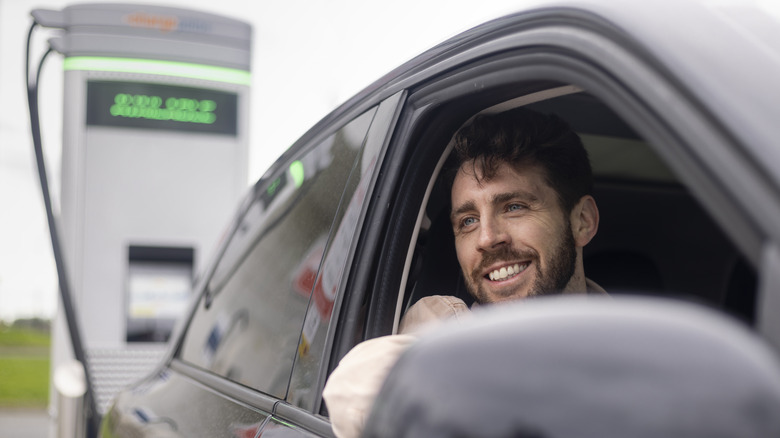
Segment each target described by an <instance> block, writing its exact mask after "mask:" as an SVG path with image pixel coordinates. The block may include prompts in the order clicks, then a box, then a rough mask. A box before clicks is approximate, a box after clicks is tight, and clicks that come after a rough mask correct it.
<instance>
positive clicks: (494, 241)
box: [478, 219, 509, 251]
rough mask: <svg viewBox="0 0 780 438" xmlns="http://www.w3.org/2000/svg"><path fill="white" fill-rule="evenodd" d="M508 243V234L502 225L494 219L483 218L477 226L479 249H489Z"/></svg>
mask: <svg viewBox="0 0 780 438" xmlns="http://www.w3.org/2000/svg"><path fill="white" fill-rule="evenodd" d="M506 243H509V234H508V233H507V232H506V230H505V228H504V226H503V225H502V224H501V223H500V222H499V221H497V220H495V219H483V220H482V221H481V222H480V228H479V242H478V245H479V250H481V251H490V250H492V249H494V248H496V247H498V246H500V245H503V244H506Z"/></svg>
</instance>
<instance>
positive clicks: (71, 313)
mask: <svg viewBox="0 0 780 438" xmlns="http://www.w3.org/2000/svg"><path fill="white" fill-rule="evenodd" d="M37 25H38V23H37V22H35V21H33V24H32V25H31V26H30V31H29V32H28V33H27V54H26V58H25V82H26V83H25V85H26V87H27V104H28V106H29V109H30V129H31V130H32V139H33V148H34V149H35V161H36V164H37V167H38V176H39V178H40V182H41V191H42V193H43V203H44V205H45V207H46V219H47V220H48V223H49V234H50V237H51V245H52V250H53V252H54V262H55V264H56V266H57V277H58V281H59V289H60V298H61V299H62V307H63V311H64V313H65V319H66V320H67V324H68V331H69V333H70V339H71V343H72V345H73V355H74V357H75V358H76V360H77V361H79V362H81V364H82V365H83V367H84V380H85V384H86V389H87V391H86V394H85V400H84V401H85V403H84V408H85V414H86V418H87V422H86V428H87V430H86V436H87V437H89V438H94V437H97V432H98V430H99V429H100V414H99V413H98V410H97V404H96V402H95V392H94V386H93V384H92V377H91V376H92V375H91V372H90V369H89V365H88V362H87V356H86V352H85V350H84V345H83V344H82V337H81V331H80V330H79V325H78V319H77V318H76V309H75V307H74V306H73V300H72V295H71V293H70V287H69V285H70V283H69V282H68V277H67V272H66V270H65V263H64V259H63V255H62V246H61V245H60V238H59V234H58V232H57V223H56V221H55V218H54V211H53V208H52V202H51V194H50V192H49V180H48V178H47V176H46V163H45V162H44V158H43V145H42V141H41V124H40V115H39V113H38V83H39V80H40V77H41V70H42V69H43V64H44V61H45V60H46V58H47V57H48V56H49V54H50V53H51V52H52V49H51V47H49V49H48V50H47V51H46V53H44V55H43V56H42V57H41V60H40V61H39V62H38V68H37V69H36V72H35V76H34V77H33V76H31V75H30V45H31V43H32V35H33V32H34V30H35V28H36V27H37Z"/></svg>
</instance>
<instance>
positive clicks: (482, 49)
mask: <svg viewBox="0 0 780 438" xmlns="http://www.w3.org/2000/svg"><path fill="white" fill-rule="evenodd" d="M623 15H625V14H613V15H611V16H608V17H607V18H605V17H602V16H598V15H596V14H592V13H590V12H585V11H581V10H574V9H554V8H551V9H547V10H539V11H534V12H533V13H529V14H525V15H518V16H513V17H507V18H505V19H502V20H497V21H495V22H491V23H488V24H487V25H485V26H482V27H481V28H478V29H475V30H473V31H470V32H468V33H466V34H464V35H462V36H461V37H459V38H457V39H454V40H453V41H451V42H449V43H445V44H443V45H442V46H440V47H439V48H438V49H436V50H434V51H432V52H430V53H428V54H426V55H425V56H423V57H421V58H420V59H419V60H418V61H419V62H417V63H413V64H412V65H411V66H409V68H408V70H406V72H403V73H401V74H400V75H399V76H398V77H396V78H395V79H394V82H391V84H390V85H387V87H388V88H392V87H394V86H396V87H399V88H405V89H407V90H408V92H409V96H408V98H407V99H406V101H405V103H404V107H403V109H402V111H401V115H400V117H399V122H398V125H397V127H396V129H395V130H394V132H393V137H392V141H391V144H390V150H389V152H388V155H387V157H386V159H385V162H384V164H383V169H384V170H383V171H380V173H379V175H380V179H379V181H378V182H377V186H376V188H375V190H374V192H373V195H372V196H373V199H372V202H374V204H372V205H373V207H374V208H372V209H371V211H370V212H369V214H370V217H371V220H370V221H367V222H366V229H365V230H363V232H362V236H363V239H362V240H361V244H360V246H359V249H358V251H359V253H360V254H361V257H360V260H371V261H372V262H370V263H371V264H370V265H365V266H362V267H361V266H359V265H357V264H355V263H353V266H352V269H351V274H350V275H351V278H352V279H353V281H354V283H353V284H352V286H351V291H352V294H353V295H352V296H350V297H348V299H349V302H346V303H345V304H344V305H345V306H351V308H352V309H360V308H361V306H363V309H364V310H363V312H364V314H363V316H361V319H360V323H352V322H350V321H344V324H342V325H341V326H340V327H339V328H338V329H337V338H336V340H335V343H334V350H333V354H332V355H331V359H330V361H331V363H330V367H331V369H332V368H333V367H335V366H336V364H337V363H338V360H339V359H340V358H341V357H343V355H344V354H346V352H347V351H349V349H350V348H351V347H352V346H353V345H354V344H355V341H356V340H361V339H367V338H373V337H377V336H382V335H387V334H391V333H394V330H395V327H397V324H398V320H399V318H400V316H401V313H402V311H403V309H404V308H405V307H406V305H407V303H408V296H409V293H410V289H412V288H414V284H415V282H416V281H417V279H418V275H419V272H417V271H415V266H418V261H419V260H418V258H416V257H417V254H418V253H420V252H421V251H418V250H419V249H421V246H422V245H421V241H422V240H425V239H423V238H425V237H426V235H427V234H428V229H427V228H426V227H427V225H426V221H428V220H431V219H432V217H430V215H429V211H427V210H430V209H431V208H432V205H433V203H437V202H438V203H439V204H446V198H447V196H446V194H441V193H438V194H437V192H441V190H442V189H441V187H440V186H441V184H440V183H439V182H438V178H437V176H438V175H437V173H438V169H439V168H440V167H441V164H442V161H443V157H444V156H445V155H446V151H447V147H448V144H449V142H450V140H451V138H452V135H453V134H454V133H455V131H456V130H457V129H458V127H460V126H461V125H462V124H463V123H464V122H466V121H467V120H468V119H469V118H471V117H473V116H474V115H476V114H478V113H479V112H482V111H486V110H488V111H489V110H500V108H501V107H507V106H508V107H512V106H522V105H532V104H537V107H538V108H540V110H543V111H560V112H563V113H567V112H568V113H569V114H565V115H567V116H570V117H569V118H571V117H575V116H577V115H579V116H588V117H590V120H588V117H580V119H577V120H573V119H572V123H576V124H578V125H582V124H583V123H584V124H585V125H587V126H586V128H585V130H584V131H583V133H584V134H587V135H591V136H595V137H599V138H604V137H616V136H618V137H619V136H620V135H622V134H620V133H619V132H618V131H626V130H627V131H628V132H629V134H626V135H625V136H623V137H621V139H622V140H628V139H630V140H632V141H635V142H636V145H637V148H636V149H630V148H628V146H625V147H623V146H621V151H628V152H629V153H628V154H627V155H628V156H629V157H633V158H634V159H638V161H639V162H640V166H639V167H640V170H642V171H643V170H646V169H645V168H646V167H647V166H649V165H650V162H651V161H652V162H653V163H660V165H661V166H662V167H663V171H659V172H657V173H652V172H651V174H650V176H647V175H645V174H643V173H641V172H640V173H636V172H634V170H636V169H633V168H630V167H627V168H625V169H623V170H626V172H623V175H624V176H625V175H628V178H626V179H625V180H621V184H622V185H623V187H628V186H629V185H631V184H633V183H634V182H640V183H642V184H645V185H646V186H647V187H649V186H651V185H652V186H654V187H660V186H661V185H663V184H666V183H667V182H668V181H664V180H663V178H661V177H659V175H660V173H664V174H669V175H672V177H673V181H672V182H671V185H673V186H674V193H670V194H669V195H668V196H665V197H664V201H665V203H664V204H663V205H664V206H666V207H664V208H665V209H664V210H662V211H661V213H662V214H666V215H667V217H673V216H674V215H675V213H678V212H679V213H681V214H682V212H683V210H679V211H677V210H675V209H674V208H672V206H673V205H674V203H673V202H671V200H672V198H674V197H675V196H677V195H679V196H681V198H679V199H680V202H681V204H680V205H686V206H687V205H691V206H693V207H692V208H693V210H691V211H692V212H693V213H691V214H692V215H695V216H696V217H700V218H701V222H697V223H692V224H691V225H690V226H691V230H694V231H697V230H699V229H702V230H703V229H706V230H711V233H710V234H708V235H707V236H709V235H712V236H715V238H716V239H717V242H718V245H712V246H706V245H704V244H703V242H705V241H707V237H706V236H705V237H703V238H702V239H698V240H695V239H690V240H688V241H687V243H684V244H683V243H679V245H680V246H679V247H677V248H674V247H670V248H668V252H669V253H674V252H675V251H677V250H685V251H688V250H690V251H691V252H690V254H703V253H706V252H710V253H717V252H718V251H721V249H723V254H726V255H727V257H724V258H723V259H722V260H721V261H722V262H723V265H722V266H723V267H724V269H725V270H722V271H718V269H717V268H715V267H714V266H707V265H706V263H699V264H698V265H695V264H692V265H689V266H693V267H696V269H697V270H696V271H688V272H686V269H685V268H684V267H683V265H680V266H677V267H671V268H664V269H672V270H675V272H674V273H671V274H669V276H675V277H677V278H678V279H682V280H683V281H682V282H687V283H695V282H697V280H698V279H700V278H704V277H703V276H713V277H716V276H717V277H718V279H717V283H718V285H719V287H723V288H724V290H725V288H727V287H729V284H731V283H734V284H735V285H736V286H735V287H737V288H738V289H739V288H740V287H742V289H743V290H737V291H736V293H737V294H738V295H745V296H746V300H747V302H748V304H747V306H748V307H749V308H750V311H751V312H752V315H751V316H750V318H752V320H750V321H749V323H750V324H752V325H753V326H754V327H755V328H756V329H757V330H759V331H761V332H762V334H763V335H764V336H766V337H767V338H769V339H775V340H776V339H778V334H777V332H776V330H775V329H774V328H772V325H773V321H774V318H772V317H771V316H770V315H771V314H774V313H768V312H769V311H768V310H765V309H766V307H761V309H759V310H758V311H757V308H756V307H755V302H757V301H760V302H763V303H765V304H766V303H772V302H773V301H774V298H773V297H775V296H776V294H777V290H776V285H777V279H776V276H777V274H776V272H778V268H780V265H778V264H777V263H778V257H777V251H776V250H774V249H773V248H776V247H777V240H776V239H777V236H778V235H780V233H779V231H780V230H778V226H777V224H776V223H774V224H770V223H769V222H768V221H767V219H766V218H767V217H777V216H778V215H777V214H775V213H776V210H777V208H778V207H780V206H778V202H777V197H776V196H775V195H774V193H777V187H776V186H774V185H773V184H772V183H771V182H770V181H768V180H767V179H766V178H764V177H763V176H762V174H764V173H765V170H763V169H762V168H761V167H760V166H757V165H756V157H753V156H750V155H749V154H748V151H749V150H750V149H751V147H748V145H747V144H746V143H745V141H747V140H746V138H745V137H746V136H744V135H741V134H743V133H737V132H735V131H734V129H735V128H734V126H733V124H732V123H731V122H730V121H729V120H727V119H724V118H723V117H722V115H720V114H716V112H715V111H713V108H710V107H707V106H706V105H704V104H703V102H705V101H723V100H724V99H726V97H725V96H720V97H717V98H711V99H710V98H708V99H704V98H703V96H701V95H697V91H698V90H697V89H696V88H697V85H696V84H697V81H698V79H697V78H696V77H695V76H690V74H691V72H690V71H689V70H686V69H679V70H675V68H674V66H671V65H666V64H664V59H663V58H664V56H661V55H659V53H662V52H663V50H666V49H668V50H672V49H673V47H670V46H668V45H665V46H662V47H650V46H643V44H651V43H653V41H652V40H642V41H641V42H640V41H639V40H638V39H637V38H636V37H635V35H632V34H631V32H630V31H629V30H626V29H630V27H626V26H625V25H624V24H623V23H621V24H615V23H612V22H610V20H609V19H608V18H615V17H618V16H621V17H622V16H623ZM736 36H737V35H736V34H735V33H729V34H728V35H727V36H723V35H721V36H719V39H720V38H723V39H728V38H731V37H736ZM665 39H666V38H662V40H665ZM663 42H664V41H659V44H661V43H663ZM667 43H668V41H667ZM699 73H700V74H702V75H706V74H707V72H699ZM724 86H725V84H724ZM732 91H733V90H732ZM570 95H583V96H586V98H587V99H590V100H591V101H592V102H593V103H594V104H595V106H593V108H596V109H598V111H600V112H601V113H608V115H607V116H605V117H606V118H604V119H600V118H599V115H600V114H601V113H599V112H593V113H590V112H589V111H590V108H589V107H587V106H585V107H581V108H579V110H578V108H576V106H573V105H574V104H573V103H572V102H573V101H574V100H575V99H565V98H564V96H570ZM542 102H547V103H550V105H548V107H547V108H544V105H542ZM571 110H574V111H571ZM572 114H574V115H572ZM564 118H566V117H564ZM575 118H576V117H575ZM615 120H617V121H615ZM603 121H606V122H608V123H607V126H606V127H604V128H603V129H602V127H599V124H600V123H601V122H603ZM618 125H620V126H619V127H618ZM618 128H619V129H618ZM588 129H590V130H591V131H590V132H588V131H587V130H588ZM626 144H627V143H623V145H626ZM601 146H603V143H602V144H601V145H595V146H594V147H601ZM645 152H648V153H649V155H648V156H649V157H650V159H648V160H645V161H642V157H643V156H645V155H642V154H644V153H645ZM605 156H606V157H607V158H610V157H614V154H612V153H607V154H604V155H602V156H601V158H600V160H599V161H598V162H597V163H596V164H595V165H597V166H600V167H599V169H602V167H601V166H604V165H605V164H606V162H605V161H603V160H604V157H605ZM646 165H647V166H646ZM643 166H644V167H643ZM606 167H608V166H606ZM598 176H599V177H603V178H602V181H601V182H602V183H603V185H606V184H607V183H608V182H609V181H608V180H609V178H611V177H613V176H614V175H610V174H609V173H608V172H607V171H605V172H604V173H602V174H600V175H598ZM643 178H644V179H643ZM748 192H749V193H751V196H745V194H746V193H748ZM636 193H637V194H639V192H636ZM646 193H648V192H643V194H639V195H640V196H641V197H640V198H630V197H628V195H625V196H626V197H624V198H621V199H622V200H626V199H638V200H642V199H644V200H649V199H650V197H649V196H647V195H646ZM379 199H381V203H380V202H377V200H379ZM605 199H606V198H605ZM666 201H669V202H666ZM613 204H614V205H615V206H616V207H618V209H619V207H620V200H618V201H615V202H614V203H613ZM437 208H439V209H440V208H441V207H437ZM767 215H768V216H767ZM615 218H616V219H615V226H614V228H613V229H618V228H619V227H625V228H629V229H631V227H632V226H636V225H637V224H631V223H627V222H626V221H625V220H622V219H620V218H619V217H617V216H615ZM655 225H656V227H655V229H654V231H653V232H654V233H655V232H658V233H661V232H663V231H664V229H674V228H675V227H674V222H671V221H670V222H668V223H667V222H664V223H657V224H655ZM633 230H634V231H639V230H642V227H636V228H633ZM605 234H606V233H605ZM635 235H636V233H635ZM629 238H630V236H629ZM613 240H614V241H617V240H619V239H613ZM648 240H652V239H651V238H649V239H648ZM667 240H668V241H670V242H674V239H672V238H669V237H668V236H667ZM697 246H698V247H699V248H697ZM702 249H705V251H702ZM429 256H431V257H438V256H441V253H439V252H437V251H432V252H431V251H429ZM691 258H694V257H689V259H691ZM688 261H690V260H688ZM455 263H456V262H455ZM719 266H720V265H719ZM376 267H381V269H378V268H376ZM743 271H744V272H745V274H744V275H742V274H741V272H743ZM458 275H459V273H458V269H457V265H455V267H454V269H453V270H451V271H449V273H448V274H443V273H442V274H439V275H438V277H439V278H441V279H443V280H444V281H448V279H449V278H455V277H457V276H458ZM667 278H668V276H667ZM740 278H744V279H745V280H744V281H743V282H740V281H738V280H739V279H740ZM756 284H759V285H763V286H762V289H760V290H756V288H757V286H756ZM740 285H741V286H740ZM769 285H775V286H773V287H769ZM442 292H446V290H445V291H442ZM667 292H670V293H672V294H676V295H678V296H679V297H682V296H684V294H685V293H687V291H682V292H681V293H678V292H679V291H678V290H677V288H676V286H675V287H674V288H672V290H667ZM743 292H744V293H743ZM724 294H725V292H724V293H720V292H718V293H715V292H714V291H712V294H709V295H707V296H699V295H696V294H694V295H693V299H700V298H703V299H704V300H705V301H706V302H708V303H709V304H712V305H714V306H716V307H719V308H722V309H724V311H730V310H731V309H730V306H731V304H729V303H728V302H727V301H728V298H727V297H726V296H725V295H724ZM769 307H772V306H769ZM772 308H774V307H772ZM775 310H776V309H775ZM772 312H775V311H774V310H773V311H772ZM775 342H776V341H775Z"/></svg>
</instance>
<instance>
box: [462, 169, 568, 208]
mask: <svg viewBox="0 0 780 438" xmlns="http://www.w3.org/2000/svg"><path fill="white" fill-rule="evenodd" d="M485 173H486V172H485V171H484V169H482V168H481V167H480V166H479V165H477V164H476V163H475V161H474V160H471V161H467V162H465V163H463V164H462V165H461V166H460V168H459V169H458V172H457V173H456V175H455V179H454V181H453V184H452V192H451V195H452V199H453V201H454V200H455V198H456V195H460V194H461V193H457V191H462V190H463V189H464V187H463V186H466V187H468V186H475V187H477V188H479V189H480V190H482V189H485V188H487V187H489V186H492V185H497V184H514V185H521V186H523V188H524V189H525V190H528V189H533V190H534V191H543V190H544V189H545V188H546V189H551V190H553V191H555V189H554V188H553V187H552V186H550V184H549V183H548V180H547V178H546V171H545V169H544V168H543V167H542V166H541V165H539V164H532V163H528V164H519V165H513V164H510V163H507V162H500V163H499V164H498V165H497V166H496V167H495V169H494V171H493V172H492V173H489V174H488V175H485Z"/></svg>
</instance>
